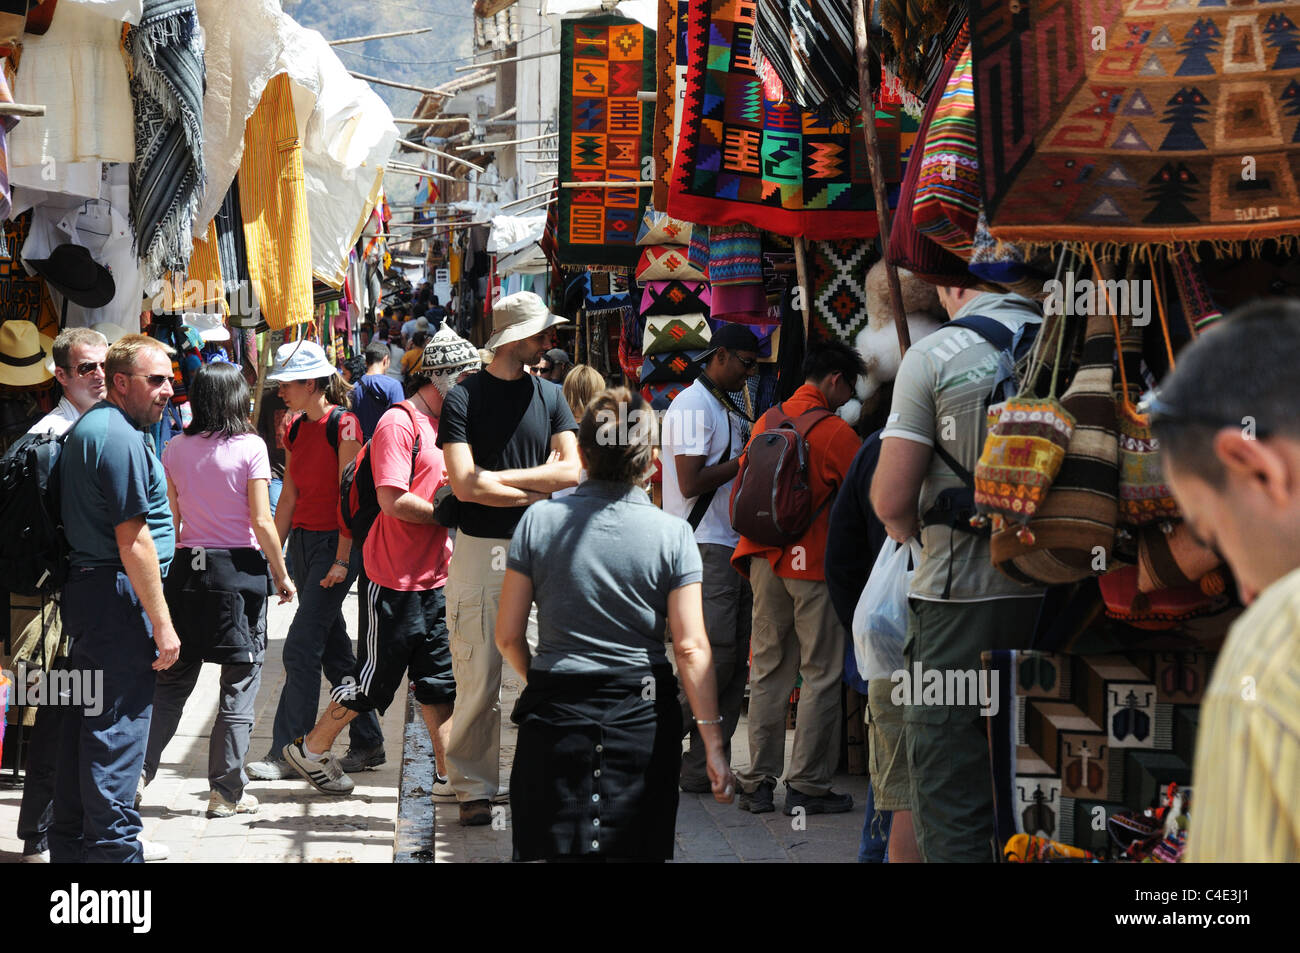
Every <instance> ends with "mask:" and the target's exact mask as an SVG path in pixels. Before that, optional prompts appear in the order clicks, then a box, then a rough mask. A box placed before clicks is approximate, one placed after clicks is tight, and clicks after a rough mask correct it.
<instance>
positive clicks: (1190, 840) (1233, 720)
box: [1184, 570, 1300, 863]
mask: <svg viewBox="0 0 1300 953" xmlns="http://www.w3.org/2000/svg"><path fill="white" fill-rule="evenodd" d="M1200 724H1201V727H1200V731H1199V732H1198V734H1197V738H1196V765H1195V768H1194V770H1193V772H1192V790H1193V792H1194V794H1193V799H1192V805H1191V826H1190V828H1189V830H1188V834H1187V853H1186V855H1185V857H1184V859H1185V860H1187V861H1193V862H1229V863H1232V862H1243V861H1268V862H1274V863H1276V862H1283V863H1285V862H1291V863H1294V862H1296V861H1300V570H1295V571H1293V572H1292V573H1290V574H1289V575H1287V576H1285V577H1283V578H1282V579H1279V580H1278V581H1277V582H1275V583H1273V585H1271V586H1269V587H1268V588H1267V589H1265V590H1264V592H1263V593H1261V594H1260V596H1259V598H1258V599H1257V600H1256V601H1255V603H1254V604H1253V605H1252V606H1251V607H1250V608H1249V609H1247V610H1246V612H1244V613H1243V614H1242V616H1241V618H1239V619H1238V620H1237V621H1236V622H1235V623H1234V624H1233V626H1232V629H1231V631H1230V632H1229V633H1228V640H1227V642H1225V643H1224V646H1223V652H1222V653H1221V654H1220V655H1219V661H1218V664H1217V665H1216V666H1215V669H1214V675H1213V677H1212V678H1211V679H1210V684H1209V687H1208V688H1207V689H1206V692H1205V700H1204V701H1203V702H1202V704H1201V717H1200Z"/></svg>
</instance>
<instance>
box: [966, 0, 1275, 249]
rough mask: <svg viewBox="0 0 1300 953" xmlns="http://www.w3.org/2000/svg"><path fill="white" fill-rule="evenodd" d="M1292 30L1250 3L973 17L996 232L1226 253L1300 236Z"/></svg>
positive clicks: (1162, 3)
mask: <svg viewBox="0 0 1300 953" xmlns="http://www.w3.org/2000/svg"><path fill="white" fill-rule="evenodd" d="M1013 8H1017V9H1019V10H1020V12H1018V13H1015V12H1013ZM1297 22H1300V3H1282V2H1268V3H1264V2H1258V0H1232V3H1231V4H1228V3H1227V2H1226V0H1201V2H1199V3H1197V2H1195V0H1128V2H1126V3H1119V2H1116V0H1088V2H1084V0H1019V2H1018V3H1017V4H1005V3H1004V4H985V5H982V6H980V7H978V8H975V9H973V10H972V13H971V41H972V44H973V48H974V51H975V97H976V108H977V126H978V130H979V143H980V171H981V177H982V179H983V188H984V204H985V209H986V212H987V214H988V217H989V227H990V230H991V231H992V233H993V235H994V236H995V237H997V238H1000V239H1004V240H1009V241H1028V242H1034V241H1045V242H1054V241H1078V242H1086V243H1110V242H1123V243H1171V242H1179V241H1184V242H1185V241H1191V240H1196V239H1204V240H1210V241H1214V242H1216V243H1218V246H1219V249H1220V250H1221V251H1226V250H1227V248H1228V246H1232V245H1234V244H1236V243H1240V242H1243V241H1248V240H1256V239H1264V238H1272V237H1277V236H1282V235H1293V234H1295V233H1296V232H1297V231H1300V187H1298V186H1297V168H1298V167H1300V118H1297V117H1300V27H1297V25H1296V24H1297Z"/></svg>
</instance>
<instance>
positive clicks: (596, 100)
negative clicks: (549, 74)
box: [557, 16, 655, 265]
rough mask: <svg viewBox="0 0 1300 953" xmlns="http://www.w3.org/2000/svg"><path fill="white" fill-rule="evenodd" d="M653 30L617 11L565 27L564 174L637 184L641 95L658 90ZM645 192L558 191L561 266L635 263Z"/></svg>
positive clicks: (644, 137) (643, 136)
mask: <svg viewBox="0 0 1300 953" xmlns="http://www.w3.org/2000/svg"><path fill="white" fill-rule="evenodd" d="M654 39H655V33H654V31H653V30H647V29H646V28H645V27H643V26H642V25H641V24H639V23H637V22H636V21H635V20H629V19H627V18H626V17H617V16H595V17H585V18H583V19H581V20H565V21H563V22H562V23H561V26H560V179H561V180H562V181H565V182H570V181H586V182H605V181H621V180H626V181H629V182H638V181H640V180H641V178H642V175H641V159H642V157H643V156H648V155H650V131H651V126H652V117H651V114H650V112H649V110H645V109H643V108H642V105H641V103H640V102H638V101H637V98H636V94H637V93H638V92H640V91H641V90H643V89H654V72H655V64H654V56H653V51H654ZM649 200H650V193H649V191H648V190H645V189H636V188H627V189H618V188H603V187H602V188H590V189H560V201H559V203H558V204H559V235H558V243H557V245H558V247H557V254H558V257H559V260H560V263H561V264H580V265H589V264H605V265H634V264H636V259H637V252H638V250H639V249H637V247H636V232H637V226H638V224H639V223H640V221H641V211H642V209H644V208H645V204H646V202H648V201H649Z"/></svg>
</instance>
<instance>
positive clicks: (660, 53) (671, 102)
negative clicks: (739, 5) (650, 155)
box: [650, 0, 687, 212]
mask: <svg viewBox="0 0 1300 953" xmlns="http://www.w3.org/2000/svg"><path fill="white" fill-rule="evenodd" d="M686 4H687V0H659V32H658V33H657V34H656V35H655V89H656V91H657V96H656V98H655V126H654V168H655V174H654V183H655V184H654V195H653V198H652V199H651V202H650V204H651V205H653V206H654V208H655V209H656V210H657V211H660V212H666V211H667V210H668V183H669V181H670V180H671V179H672V176H673V156H674V155H675V154H676V152H677V129H678V126H679V125H680V124H681V117H680V115H679V114H678V110H677V102H678V100H679V98H680V97H681V96H682V95H683V94H684V93H685V91H686Z"/></svg>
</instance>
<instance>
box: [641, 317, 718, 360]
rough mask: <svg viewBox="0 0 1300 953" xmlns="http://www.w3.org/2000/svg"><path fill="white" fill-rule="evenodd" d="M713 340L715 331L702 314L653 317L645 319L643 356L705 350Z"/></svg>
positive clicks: (642, 345)
mask: <svg viewBox="0 0 1300 953" xmlns="http://www.w3.org/2000/svg"><path fill="white" fill-rule="evenodd" d="M712 338H713V331H712V330H711V329H710V327H709V322H708V321H707V320H706V319H705V317H704V315H702V314H681V315H668V314H660V315H653V316H651V317H648V318H646V319H645V333H644V336H643V337H642V339H641V355H642V357H649V356H650V355H652V354H667V353H668V352H670V351H698V350H703V349H705V348H707V347H708V346H709V341H710V340H711V339H712Z"/></svg>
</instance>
